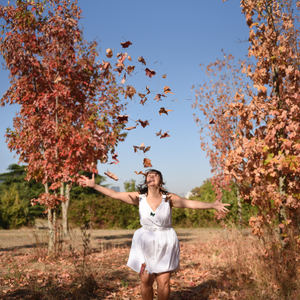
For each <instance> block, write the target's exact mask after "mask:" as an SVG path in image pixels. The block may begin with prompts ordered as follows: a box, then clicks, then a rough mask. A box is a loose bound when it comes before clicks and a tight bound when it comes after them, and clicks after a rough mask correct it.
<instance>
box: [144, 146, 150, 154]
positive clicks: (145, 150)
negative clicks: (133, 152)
mask: <svg viewBox="0 0 300 300" xmlns="http://www.w3.org/2000/svg"><path fill="white" fill-rule="evenodd" d="M150 148H151V146H148V147H147V148H145V149H144V150H143V151H144V153H146V152H148V151H149V150H150Z"/></svg>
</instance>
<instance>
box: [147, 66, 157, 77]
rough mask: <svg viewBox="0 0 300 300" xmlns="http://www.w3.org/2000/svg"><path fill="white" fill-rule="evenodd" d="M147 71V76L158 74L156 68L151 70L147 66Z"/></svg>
mask: <svg viewBox="0 0 300 300" xmlns="http://www.w3.org/2000/svg"><path fill="white" fill-rule="evenodd" d="M145 71H146V76H149V77H150V78H151V77H153V76H154V75H155V74H156V72H155V71H154V70H150V69H148V68H146V69H145Z"/></svg>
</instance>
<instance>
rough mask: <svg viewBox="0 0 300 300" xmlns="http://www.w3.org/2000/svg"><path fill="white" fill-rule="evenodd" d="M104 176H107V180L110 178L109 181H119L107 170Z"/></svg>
mask: <svg viewBox="0 0 300 300" xmlns="http://www.w3.org/2000/svg"><path fill="white" fill-rule="evenodd" d="M104 175H106V176H108V177H109V178H111V179H113V180H115V181H118V180H119V179H118V177H117V176H116V175H115V174H114V173H112V172H109V171H108V170H107V172H105V173H104Z"/></svg>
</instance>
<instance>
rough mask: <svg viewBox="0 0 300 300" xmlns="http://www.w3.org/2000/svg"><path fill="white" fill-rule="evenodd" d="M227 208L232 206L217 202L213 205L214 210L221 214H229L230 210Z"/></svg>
mask: <svg viewBox="0 0 300 300" xmlns="http://www.w3.org/2000/svg"><path fill="white" fill-rule="evenodd" d="M225 206H230V204H228V203H222V202H220V201H216V202H214V204H213V208H214V209H216V210H217V211H218V212H221V213H226V212H229V210H228V209H227V208H226V207H225Z"/></svg>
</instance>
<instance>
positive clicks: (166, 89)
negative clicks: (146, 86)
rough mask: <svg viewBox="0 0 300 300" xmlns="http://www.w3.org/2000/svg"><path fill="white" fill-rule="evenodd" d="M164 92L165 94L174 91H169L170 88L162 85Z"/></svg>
mask: <svg viewBox="0 0 300 300" xmlns="http://www.w3.org/2000/svg"><path fill="white" fill-rule="evenodd" d="M164 93H165V94H168V93H170V94H174V93H172V92H171V89H170V88H169V87H168V86H165V87H164Z"/></svg>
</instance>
